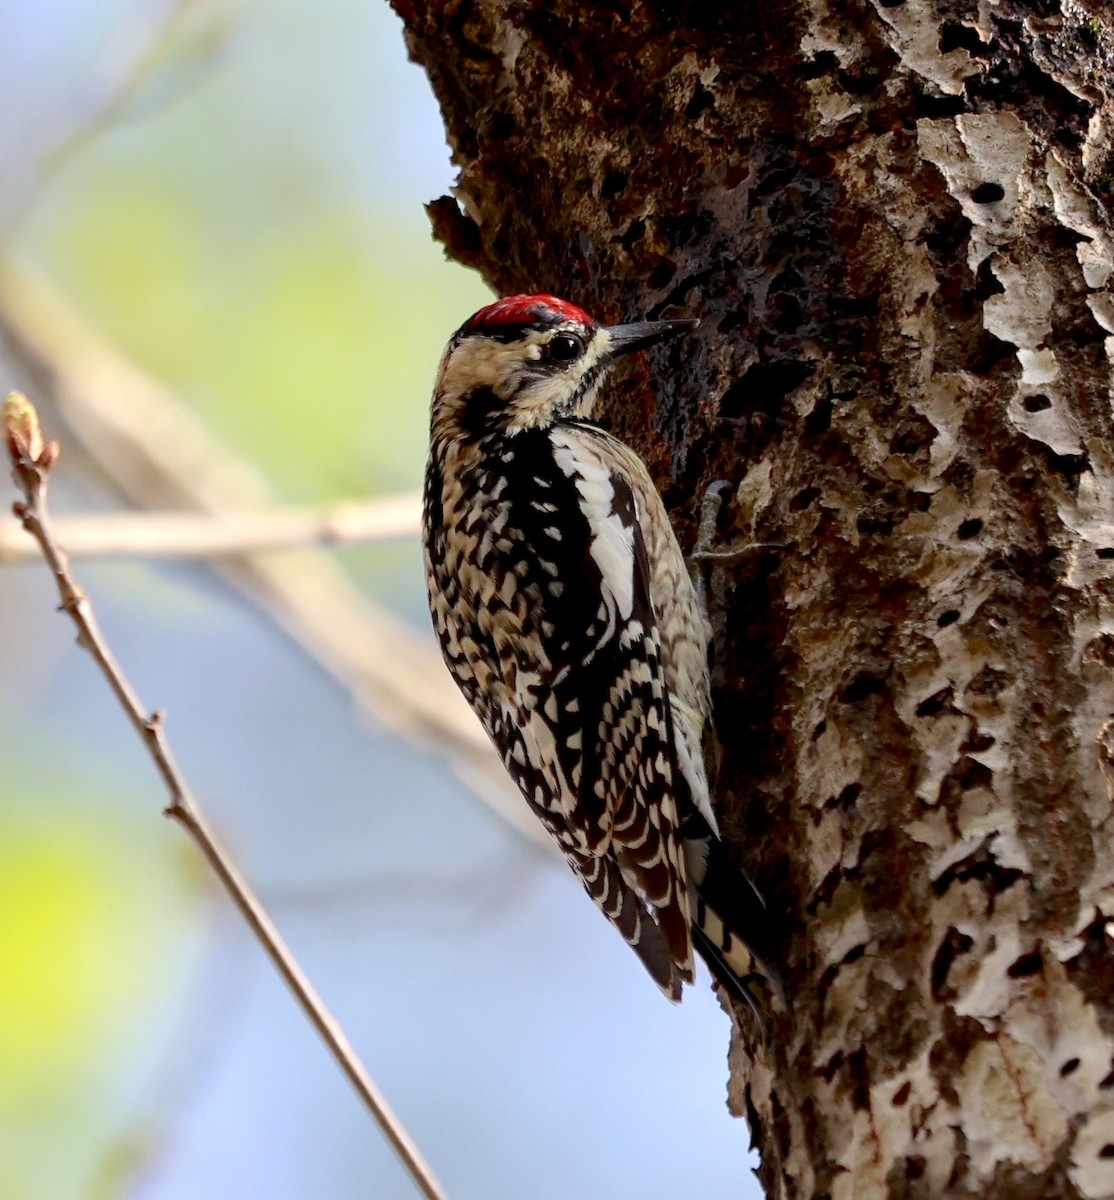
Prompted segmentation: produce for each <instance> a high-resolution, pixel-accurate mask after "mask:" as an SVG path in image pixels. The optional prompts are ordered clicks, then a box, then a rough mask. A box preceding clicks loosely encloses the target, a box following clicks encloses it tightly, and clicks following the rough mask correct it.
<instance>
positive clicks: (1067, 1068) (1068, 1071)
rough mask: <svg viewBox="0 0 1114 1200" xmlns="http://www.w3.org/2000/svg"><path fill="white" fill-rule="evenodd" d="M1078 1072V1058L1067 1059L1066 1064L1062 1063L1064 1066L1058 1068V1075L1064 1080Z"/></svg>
mask: <svg viewBox="0 0 1114 1200" xmlns="http://www.w3.org/2000/svg"><path fill="white" fill-rule="evenodd" d="M1078 1070H1079V1059H1078V1058H1069V1059H1068V1061H1067V1062H1066V1063H1064V1065H1063V1066H1062V1067H1061V1068H1060V1075H1061V1076H1062V1077H1063V1078H1064V1079H1067V1077H1068V1076H1069V1075H1072V1074H1074V1073H1075V1072H1076V1071H1078Z"/></svg>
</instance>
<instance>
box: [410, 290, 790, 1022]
mask: <svg viewBox="0 0 1114 1200" xmlns="http://www.w3.org/2000/svg"><path fill="white" fill-rule="evenodd" d="M698 324H699V322H698V321H697V320H695V319H691V318H685V319H674V320H654V321H636V322H633V323H630V324H620V325H601V324H599V323H597V322H596V321H595V320H594V319H593V318H592V317H590V316H589V315H588V313H587V312H586V311H584V309H582V308H580V307H578V306H577V305H575V304H573V303H571V302H570V301H568V300H563V299H560V298H559V297H556V296H552V295H546V294H538V295H516V296H509V297H505V298H503V299H500V300H497V301H495V302H494V303H491V304H488V305H487V306H485V307H484V308H481V309H480V310H479V311H478V312H477V313H475V314H474V315H473V316H472V317H470V318H469V319H468V320H467V321H465V322H464V324H463V325H462V326H461V327H460V328H459V329H458V330H457V331H456V333H454V334H453V336H452V338H451V339H450V340H449V343H448V345H447V347H446V349H445V351H444V354H443V355H442V358H441V362H440V366H439V369H438V372H437V379H436V383H435V387H434V392H433V399H432V405H431V414H430V449H429V457H428V461H427V466H426V475H425V486H424V493H423V509H422V539H423V547H424V566H425V574H426V583H427V589H428V593H429V603H430V612H431V616H432V620H433V626H434V630H435V632H436V635H437V638H438V641H439V643H440V646H441V650H442V654H443V656H444V659H445V663H446V665H447V667H448V669H449V671H450V673H451V675H452V677H453V679H454V680H455V681H456V683H457V685H458V686H459V688H460V690H461V692H462V693H463V694H464V697H465V699H466V700H467V701H468V703H469V704H470V705H471V707H472V708H473V710H474V711H475V713H476V715H477V716H478V717H479V719H480V722H481V723H482V725H483V727H484V729H485V730H486V731H487V734H488V735H489V737H490V738H491V740H492V742H493V743H494V745H495V748H496V750H497V751H498V753H499V755H500V757H501V759H502V762H503V764H504V766H505V767H506V769H507V771H508V772H509V774H510V775H511V777H512V778H513V780H514V782H515V783H516V784H517V785H518V787H519V789H520V791H521V792H522V795H523V797H524V798H525V801H526V803H527V805H528V806H529V807H530V809H531V810H532V811H533V812H534V813H535V815H536V816H537V817H538V819H539V820H540V821H541V823H542V825H543V826H544V827H545V829H546V830H547V831H548V832H549V834H550V835H551V836H552V838H553V839H554V840H555V842H556V843H557V846H558V847H559V849H560V850H561V852H562V853H563V854H564V856H565V858H566V860H567V862H568V864H569V865H570V866H571V868H572V870H573V871H574V873H575V874H576V875H577V877H578V878H579V879H580V881H581V883H582V884H583V886H584V888H585V890H586V891H587V892H588V894H589V895H590V896H591V898H592V899H593V900H594V901H595V903H596V904H597V905H598V907H599V908H600V909H601V910H602V911H603V913H604V914H605V916H606V917H607V918H608V919H609V920H610V921H611V923H612V924H613V925H614V926H615V927H616V928H617V929H618V931H619V933H620V934H621V935H622V937H623V938H624V939H625V940H626V941H627V942H628V943H629V944H630V945H631V946H632V947H633V949H634V950H635V952H636V953H637V955H638V957H639V958H640V959H641V960H642V963H643V964H644V966H645V967H646V969H647V971H648V972H649V974H650V975H651V977H652V978H653V979H654V980H655V982H656V983H657V984H658V986H659V987H660V988H661V990H662V991H663V992H664V993H665V995H666V996H667V997H668V998H669V999H671V1000H673V1001H677V1000H679V999H680V998H681V994H682V987H683V985H685V984H691V983H692V982H693V981H694V979H695V959H694V950H695V951H699V952H700V953H701V955H702V956H703V957H704V958H705V960H706V961H707V962H708V965H709V967H710V969H711V972H712V974H713V976H714V977H715V978H716V979H717V980H718V981H719V982H720V983H721V984H722V985H723V986H724V987H726V988H727V990H728V991H729V992H730V993H731V994H733V995H735V996H736V997H738V998H740V999H741V1000H743V1002H744V1003H745V1004H746V1005H747V1006H748V1007H749V1008H750V1009H751V1010H752V1011H754V1012H755V1014H756V1015H758V1016H760V1015H761V1014H760V1013H759V1008H758V1005H757V1003H756V1000H755V995H754V988H753V985H754V983H755V981H756V980H761V979H765V980H766V982H767V984H768V985H769V986H770V987H771V989H772V990H773V991H774V992H775V994H780V984H779V982H778V981H777V977H776V973H775V972H774V970H773V969H772V968H771V967H770V965H769V964H768V963H767V962H766V961H764V960H763V958H762V957H760V956H759V955H758V954H757V953H756V951H755V950H754V948H753V947H754V945H755V943H756V939H757V937H758V935H759V934H761V932H762V927H764V925H765V924H766V923H767V918H766V912H765V906H764V904H763V902H762V900H761V897H760V896H758V894H757V892H756V890H755V889H754V888H753V887H752V886H751V885H750V883H749V881H748V880H747V879H746V877H745V876H744V875H743V874H742V872H740V871H739V870H738V869H737V868H736V867H735V866H734V865H733V863H732V862H731V860H730V857H729V855H728V853H727V851H726V848H725V847H724V845H723V843H722V841H721V839H720V836H719V827H718V823H717V820H716V815H715V812H714V810H713V807H712V801H711V796H710V790H709V783H708V776H707V771H706V766H705V760H704V745H705V737H706V734H707V732H708V724H709V720H710V716H711V688H710V684H709V674H708V646H709V641H710V631H709V627H708V622H707V618H706V616H705V613H704V608H703V604H702V601H701V598H700V596H699V595H698V592H697V589H696V588H695V586H694V584H693V582H692V579H691V578H690V575H689V571H688V567H687V564H686V561H685V558H684V555H683V554H682V551H681V548H680V545H679V544H678V541H677V537H676V534H675V533H674V530H673V527H672V525H671V524H670V521H669V517H668V514H667V512H666V509H665V505H664V503H663V501H662V499H661V496H660V495H659V493H658V491H657V489H656V487H655V486H654V483H653V481H652V479H651V477H650V474H649V472H648V470H647V468H646V466H645V464H644V463H643V461H642V459H641V458H640V457H639V456H638V455H637V454H636V453H635V452H634V450H632V449H631V448H630V447H629V446H627V445H626V444H625V443H623V442H622V441H620V440H619V439H618V438H616V437H614V436H613V435H612V434H611V433H609V432H607V431H606V430H605V429H603V428H602V427H601V426H600V425H599V424H598V423H597V422H595V421H594V420H593V419H592V414H593V408H594V404H595V401H596V398H597V395H598V393H599V390H600V387H601V385H602V383H603V382H604V380H605V378H606V377H607V376H608V374H609V372H610V371H611V370H612V368H613V367H614V365H615V364H616V363H617V362H619V361H620V360H621V359H622V358H623V357H625V356H627V355H629V354H631V353H633V352H635V351H639V350H643V349H646V348H648V347H651V346H655V345H657V344H659V343H661V342H664V341H666V340H667V339H672V338H676V337H678V336H680V335H683V334H687V333H689V332H690V331H692V330H693V329H695V328H696V327H697V326H698Z"/></svg>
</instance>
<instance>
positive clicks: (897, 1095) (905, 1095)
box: [890, 1079, 913, 1108]
mask: <svg viewBox="0 0 1114 1200" xmlns="http://www.w3.org/2000/svg"><path fill="white" fill-rule="evenodd" d="M912 1090H913V1085H912V1083H910V1082H909V1080H908V1079H907V1080H906V1081H905V1082H904V1083H903V1084H902V1085H901V1087H899V1088H898V1089H897V1091H896V1092H894V1098H893V1099H892V1100H891V1101H890V1103H891V1104H892V1105H893V1106H894V1108H901V1106H902V1105H903V1104H904V1103H905V1102H906V1101H907V1100H908V1099H909V1093H910V1092H911V1091H912Z"/></svg>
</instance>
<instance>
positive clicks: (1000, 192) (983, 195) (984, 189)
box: [971, 183, 1006, 204]
mask: <svg viewBox="0 0 1114 1200" xmlns="http://www.w3.org/2000/svg"><path fill="white" fill-rule="evenodd" d="M1005 194H1006V189H1005V188H1003V187H1002V185H1001V184H1000V183H980V184H979V186H978V187H977V188H975V189H974V191H973V192H972V193H971V199H972V200H974V202H975V203H976V204H997V203H998V201H999V200H1001V199H1003V197H1004V196H1005Z"/></svg>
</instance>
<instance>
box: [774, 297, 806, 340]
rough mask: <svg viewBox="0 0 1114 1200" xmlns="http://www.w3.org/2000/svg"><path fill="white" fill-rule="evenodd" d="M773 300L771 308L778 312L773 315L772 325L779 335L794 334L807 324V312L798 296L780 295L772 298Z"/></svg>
mask: <svg viewBox="0 0 1114 1200" xmlns="http://www.w3.org/2000/svg"><path fill="white" fill-rule="evenodd" d="M771 300H773V301H774V303H773V304H772V305H771V307H772V308H773V309H775V310H776V311H775V312H774V313H773V316H772V319H771V321H770V325H771V327H772V328H773V329H776V330H777V332H778V333H792V332H793V331H794V330H795V329H800V327H801V326H802V325H803V324H804V323H805V310H804V309H803V308H802V307H801V302H800V301H799V300H798V299H797V297H796V296H787V295H784V294H779V295H777V296H776V297H771Z"/></svg>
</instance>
